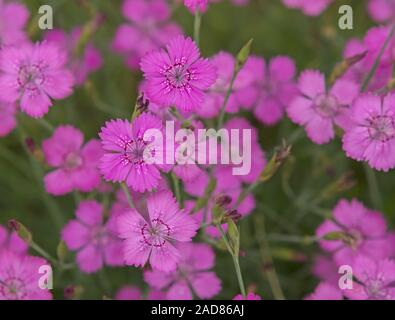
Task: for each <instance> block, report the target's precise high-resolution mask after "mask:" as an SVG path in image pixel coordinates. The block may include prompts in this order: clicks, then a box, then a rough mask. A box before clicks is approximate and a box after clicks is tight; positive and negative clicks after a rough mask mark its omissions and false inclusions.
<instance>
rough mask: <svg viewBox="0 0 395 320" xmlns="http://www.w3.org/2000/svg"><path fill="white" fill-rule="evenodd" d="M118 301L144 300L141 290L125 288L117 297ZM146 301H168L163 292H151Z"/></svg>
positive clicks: (120, 290)
mask: <svg viewBox="0 0 395 320" xmlns="http://www.w3.org/2000/svg"><path fill="white" fill-rule="evenodd" d="M115 299H116V300H143V296H142V293H141V290H140V289H139V288H137V287H133V286H124V287H122V288H121V289H119V290H118V292H117V293H116V295H115ZM146 300H166V294H165V293H164V292H161V291H156V290H153V291H152V290H151V291H149V292H148V295H147V298H146Z"/></svg>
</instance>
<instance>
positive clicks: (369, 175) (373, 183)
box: [363, 164, 383, 210]
mask: <svg viewBox="0 0 395 320" xmlns="http://www.w3.org/2000/svg"><path fill="white" fill-rule="evenodd" d="M363 167H364V169H365V175H366V180H367V183H368V188H369V195H370V199H371V201H372V204H373V206H374V207H375V209H377V210H380V209H381V208H382V204H383V202H382V200H381V195H380V189H379V185H378V183H377V178H376V174H375V172H374V171H373V169H372V168H370V167H369V166H368V165H367V164H364V165H363Z"/></svg>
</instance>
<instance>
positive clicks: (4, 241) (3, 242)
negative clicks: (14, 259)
mask: <svg viewBox="0 0 395 320" xmlns="http://www.w3.org/2000/svg"><path fill="white" fill-rule="evenodd" d="M27 249H28V245H27V244H26V242H24V241H23V240H22V239H21V238H19V236H18V235H17V234H16V232H15V231H14V232H11V233H8V232H7V230H6V228H4V227H3V226H1V225H0V252H2V251H3V250H9V251H13V252H14V253H17V254H26V253H27Z"/></svg>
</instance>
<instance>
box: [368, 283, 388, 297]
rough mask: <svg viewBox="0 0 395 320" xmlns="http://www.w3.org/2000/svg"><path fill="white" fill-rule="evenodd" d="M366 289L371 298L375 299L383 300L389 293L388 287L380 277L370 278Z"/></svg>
mask: <svg viewBox="0 0 395 320" xmlns="http://www.w3.org/2000/svg"><path fill="white" fill-rule="evenodd" d="M365 291H366V293H367V294H368V296H369V298H371V299H375V300H383V299H385V298H386V297H387V296H388V294H389V291H388V289H387V288H385V287H383V283H382V281H381V280H379V279H370V280H368V281H367V283H366V286H365Z"/></svg>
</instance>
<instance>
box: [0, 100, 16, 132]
mask: <svg viewBox="0 0 395 320" xmlns="http://www.w3.org/2000/svg"><path fill="white" fill-rule="evenodd" d="M15 113H16V107H15V105H14V104H13V103H9V102H1V101H0V137H4V136H6V135H7V134H9V133H10V132H11V131H12V130H14V128H15V127H16V119H15Z"/></svg>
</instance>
